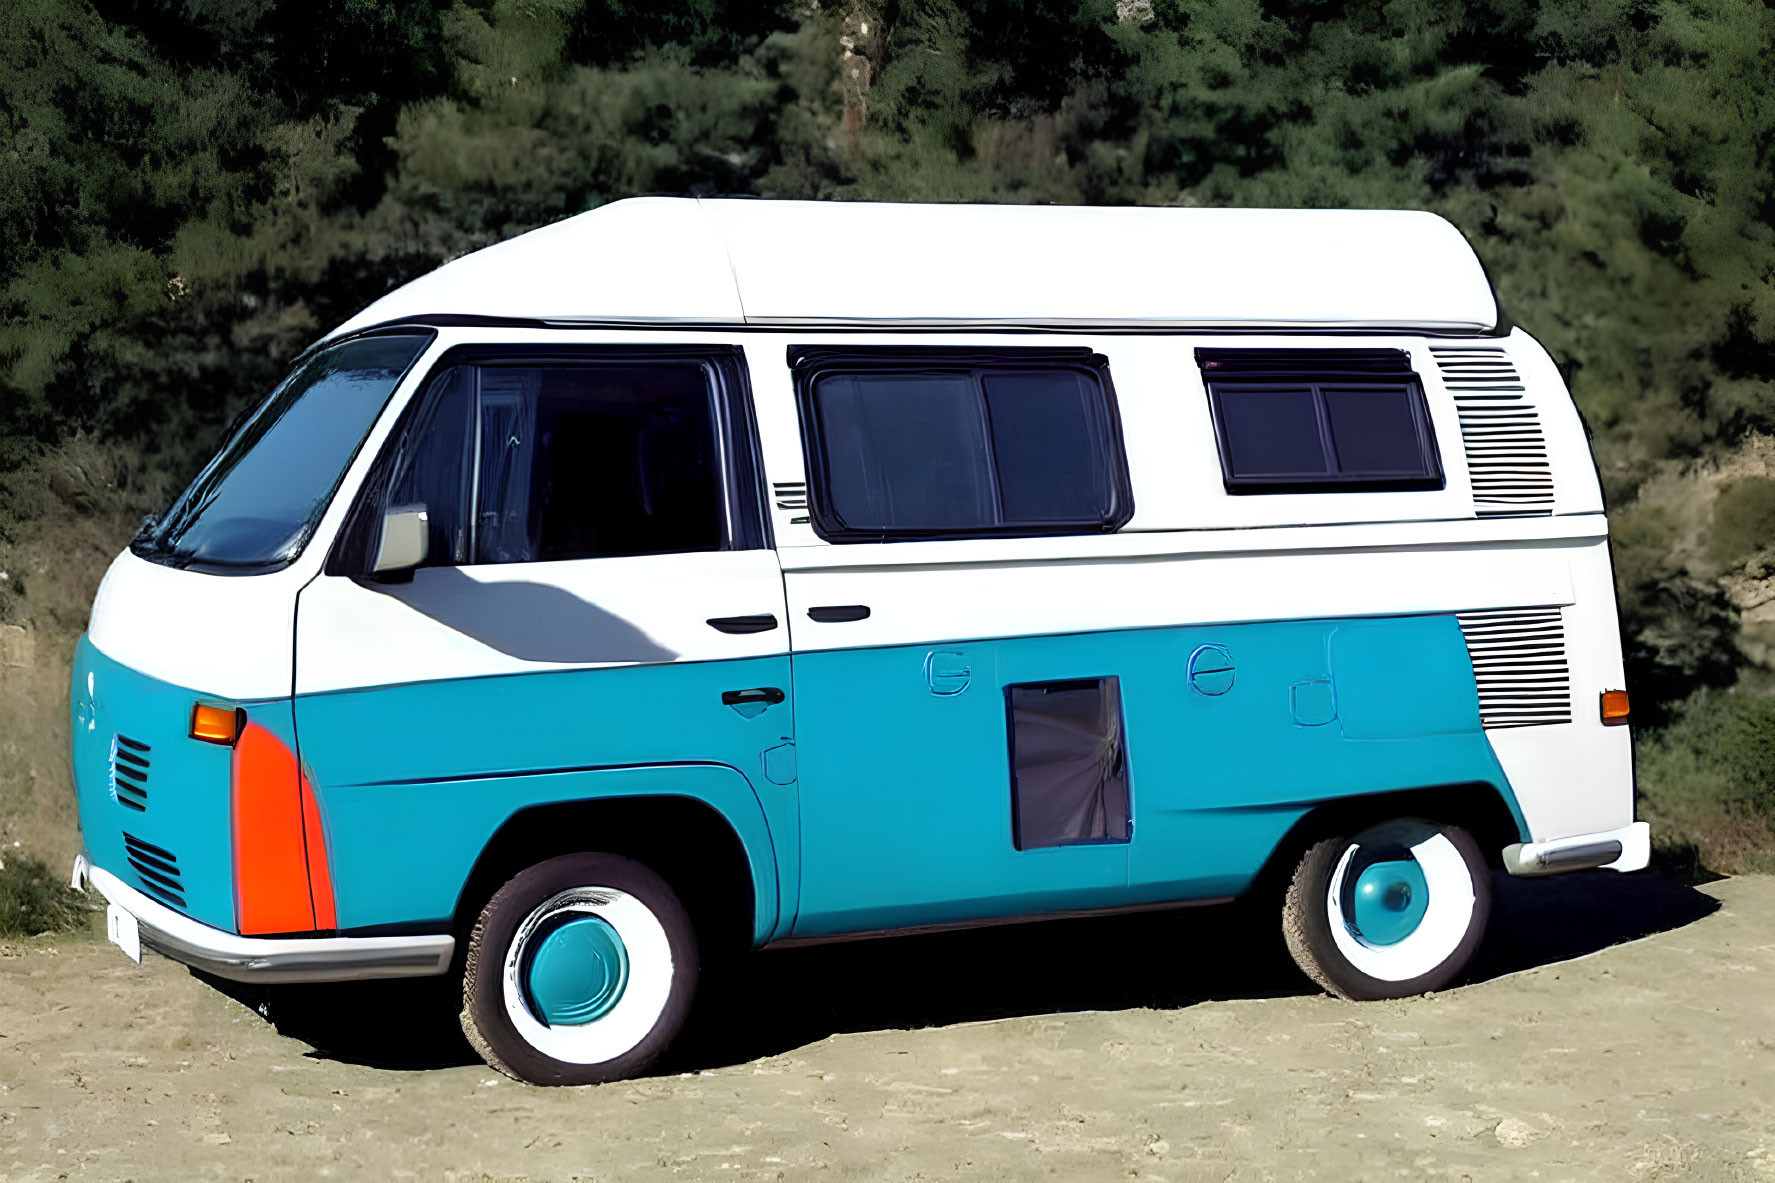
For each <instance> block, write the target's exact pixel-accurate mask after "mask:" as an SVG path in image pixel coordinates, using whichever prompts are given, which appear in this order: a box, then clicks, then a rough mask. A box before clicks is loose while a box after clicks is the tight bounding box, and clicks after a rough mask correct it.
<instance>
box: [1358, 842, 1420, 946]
mask: <svg viewBox="0 0 1775 1183" xmlns="http://www.w3.org/2000/svg"><path fill="white" fill-rule="evenodd" d="M1429 906H1430V887H1429V884H1427V883H1426V882H1424V871H1423V868H1422V867H1420V866H1418V864H1417V860H1416V859H1409V858H1407V859H1393V860H1389V861H1387V862H1381V863H1373V864H1371V865H1370V866H1369V867H1368V868H1367V869H1365V870H1364V871H1363V872H1362V874H1361V875H1360V876H1358V877H1357V879H1356V890H1355V892H1354V893H1353V898H1352V900H1351V907H1350V912H1351V916H1350V926H1351V927H1352V928H1354V929H1355V930H1356V934H1357V935H1358V936H1360V937H1361V938H1362V939H1363V940H1365V941H1367V942H1368V943H1369V944H1371V945H1396V944H1398V943H1399V942H1400V941H1403V940H1404V939H1405V938H1406V937H1408V936H1410V935H1411V934H1412V933H1413V932H1415V931H1416V930H1417V926H1418V924H1419V922H1421V921H1422V920H1423V918H1424V910H1425V909H1426V908H1428V907H1429Z"/></svg>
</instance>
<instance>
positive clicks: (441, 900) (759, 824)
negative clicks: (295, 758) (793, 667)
mask: <svg viewBox="0 0 1775 1183" xmlns="http://www.w3.org/2000/svg"><path fill="white" fill-rule="evenodd" d="M758 687H776V688H779V689H781V690H783V691H784V692H785V695H787V692H788V690H789V687H790V683H789V658H788V657H787V656H773V657H758V658H745V659H740V660H734V661H711V662H677V663H662V664H657V665H636V666H614V667H606V668H601V669H599V668H592V669H580V670H559V671H549V672H546V673H523V674H511V675H497V676H491V677H483V678H464V679H455V680H450V681H438V682H416V683H407V684H403V685H391V686H378V687H370V688H366V689H361V690H347V691H338V692H333V693H322V694H311V695H301V696H298V697H297V699H296V705H295V713H296V723H297V735H298V739H299V741H300V743H299V749H298V750H299V752H300V754H301V758H302V762H303V766H304V769H305V770H306V772H307V774H308V777H309V781H310V783H311V784H312V785H313V786H314V789H315V795H316V799H317V801H318V803H319V806H320V810H321V814H322V823H323V825H324V827H325V829H326V832H327V835H328V843H329V855H330V856H331V869H332V876H333V892H334V900H335V906H336V908H337V911H338V922H339V926H340V927H341V928H342V929H351V928H363V927H369V926H373V925H383V924H406V925H410V924H430V923H443V922H447V921H448V920H449V919H450V918H451V917H452V915H453V914H454V911H455V908H456V901H457V896H458V894H459V893H460V891H461V889H462V887H463V884H464V882H465V881H466V880H467V878H468V873H469V871H470V870H471V869H472V867H473V865H474V860H475V858H476V857H478V856H479V854H480V852H481V849H482V847H483V846H484V845H485V844H486V842H487V840H488V839H489V838H491V837H492V836H493V834H494V833H495V832H497V830H498V829H499V827H500V825H501V824H503V823H504V822H505V820H506V819H507V818H509V817H511V816H512V815H513V814H515V813H517V812H519V811H520V810H522V809H526V808H530V807H532V806H536V805H542V804H554V803H558V802H564V801H575V800H587V799H595V798H604V797H633V796H644V795H648V794H656V795H661V796H675V797H689V798H694V799H696V800H699V801H704V802H706V803H707V804H709V805H710V806H712V807H713V808H715V809H716V810H718V811H719V812H720V813H721V814H722V816H724V817H725V818H726V819H727V821H728V823H729V824H730V825H731V826H732V827H733V829H734V832H735V833H736V834H737V835H738V836H739V839H740V841H741V843H742V845H743V846H744V847H745V850H746V856H747V859H748V861H749V863H750V864H751V868H752V878H753V885H754V892H755V900H756V903H757V916H756V928H757V932H758V934H759V939H760V940H764V939H768V938H769V937H770V936H772V935H774V934H775V933H776V931H777V929H778V927H779V920H780V918H781V917H784V916H787V915H792V914H793V911H794V889H795V886H796V884H797V881H798V880H797V854H798V844H797V835H798V831H799V817H798V809H797V802H796V786H795V784H794V783H793V781H791V782H790V783H787V784H778V783H775V782H773V781H772V780H771V779H770V778H769V777H767V776H766V775H765V767H766V761H767V759H769V760H770V762H771V764H772V766H773V767H777V766H780V764H781V760H780V757H767V753H769V752H770V751H771V750H772V749H775V748H779V747H781V746H783V745H785V744H787V743H790V742H792V740H793V736H794V732H793V729H792V727H791V714H790V707H789V705H788V702H787V701H785V702H783V703H779V704H776V705H773V706H768V707H766V708H765V709H763V710H762V711H759V710H757V708H756V704H744V705H743V707H742V708H741V709H736V708H735V707H732V706H728V705H725V704H724V703H723V702H722V701H721V696H722V694H723V693H724V692H726V691H730V690H744V689H752V688H758ZM785 897H786V898H785Z"/></svg>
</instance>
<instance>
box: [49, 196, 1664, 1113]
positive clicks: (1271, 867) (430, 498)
mask: <svg viewBox="0 0 1775 1183" xmlns="http://www.w3.org/2000/svg"><path fill="white" fill-rule="evenodd" d="M72 690H73V693H72V699H73V701H72V711H73V719H74V740H73V761H74V769H75V774H76V779H77V782H78V791H79V798H80V817H81V825H82V828H83V831H84V838H85V853H84V854H82V856H81V857H80V859H79V861H78V863H77V866H76V870H75V877H76V880H77V881H79V882H87V883H90V884H91V885H92V886H93V887H95V888H96V889H97V890H98V891H100V892H101V893H103V894H104V896H105V897H106V898H107V899H108V900H109V901H110V910H109V911H110V920H111V927H112V932H113V936H114V938H115V939H116V940H117V941H118V943H119V944H121V945H123V946H124V947H125V948H126V949H127V950H129V951H131V952H133V953H134V954H135V955H136V956H138V957H139V956H140V948H141V947H142V946H147V947H149V948H152V949H156V950H159V951H160V952H162V953H164V954H166V955H169V956H171V957H174V958H177V959H179V960H181V961H184V962H186V963H188V964H190V965H192V966H195V967H198V968H200V969H203V970H205V971H208V972H210V973H213V974H219V975H222V976H224V977H229V978H236V979H240V980H244V981H261V982H294V981H328V980H345V979H362V978H372V977H398V976H421V975H443V974H454V975H457V976H459V977H460V978H461V980H462V998H463V1009H462V1017H463V1025H464V1027H465V1029H466V1030H467V1032H468V1034H469V1036H470V1038H471V1039H472V1040H473V1042H474V1043H475V1045H476V1046H477V1047H478V1048H479V1049H481V1051H482V1052H483V1053H484V1054H485V1055H486V1057H487V1060H488V1062H489V1063H491V1064H493V1065H494V1066H496V1067H499V1068H501V1069H504V1070H505V1071H507V1072H509V1073H511V1074H513V1075H515V1076H518V1077H521V1078H523V1079H526V1080H532V1081H539V1082H588V1081H600V1080H609V1079H613V1078H618V1077H622V1076H626V1075H630V1074H633V1073H636V1072H639V1071H641V1070H643V1069H644V1068H646V1067H647V1065H648V1064H649V1063H651V1062H652V1061H653V1059H654V1058H655V1057H656V1056H658V1055H659V1053H660V1052H661V1051H662V1050H663V1049H664V1048H665V1047H666V1045H667V1044H668V1043H669V1042H670V1041H671V1039H672V1038H673V1036H674V1034H675V1033H676V1032H677V1030H678V1028H679V1026H680V1024H681V1023H682V1021H683V1019H684V1017H685V1013H686V1011H687V1009H688V1007H689V1005H690V1000H691V996H692V994H693V992H694V990H695V987H696V981H697V976H698V967H699V964H700V963H701V961H702V959H703V958H704V957H705V955H706V954H707V953H708V952H709V951H711V950H713V949H715V948H717V947H719V946H722V945H733V946H736V947H737V946H752V947H763V946H770V945H780V944H783V943H786V942H807V941H819V940H827V939H831V938H835V937H850V936H856V935H859V934H868V933H893V932H904V931H907V930H912V929H930V928H934V927H942V926H965V925H977V924H982V923H989V922H997V921H1004V920H1008V919H1016V918H1031V919H1034V918H1041V917H1045V916H1054V915H1057V914H1067V915H1076V914H1078V913H1080V912H1086V911H1104V912H1109V911H1115V910H1118V909H1139V908H1151V907H1157V906H1165V905H1179V904H1196V903H1207V902H1214V901H1224V900H1231V899H1233V898H1235V897H1239V896H1241V895H1244V894H1246V893H1248V892H1250V891H1254V890H1261V889H1262V888H1263V886H1264V885H1269V884H1274V885H1275V886H1276V888H1277V890H1276V896H1277V897H1278V898H1277V901H1276V902H1277V905H1278V908H1279V911H1280V913H1281V916H1280V920H1281V924H1282V928H1283V931H1284V933H1285V936H1286V939H1287V942H1288V945H1289V947H1290V948H1291V950H1292V951H1293V953H1294V955H1295V957H1296V958H1297V959H1298V961H1299V962H1300V964H1301V967H1302V968H1303V969H1304V970H1305V972H1306V973H1307V974H1309V975H1310V976H1311V977H1312V978H1313V979H1314V980H1316V981H1317V982H1319V983H1320V984H1321V985H1323V986H1324V987H1325V988H1326V989H1328V990H1331V991H1333V992H1334V993H1337V994H1339V995H1343V996H1345V997H1349V998H1355V999H1372V998H1388V997H1397V996H1401V995H1406V994H1413V993H1418V992H1421V991H1425V990H1429V989H1434V988H1437V987H1440V986H1442V985H1444V984H1446V983H1448V982H1449V981H1451V980H1452V979H1453V978H1454V977H1455V976H1456V975H1457V974H1458V973H1459V972H1460V971H1461V969H1462V967H1463V966H1464V964H1465V963H1466V962H1467V960H1468V958H1469V956H1470V955H1471V954H1472V953H1473V951H1474V949H1475V947H1476V945H1477V944H1478V942H1479V940H1480V937H1481V934H1482V932H1483V930H1484V927H1485V924H1486V919H1487V913H1488V911H1489V906H1490V892H1491V889H1490V875H1489V868H1490V867H1491V866H1493V865H1499V864H1501V865H1502V866H1503V867H1504V868H1505V869H1506V870H1508V871H1510V872H1512V873H1514V874H1518V875H1538V874H1544V873H1549V872H1556V871H1565V870H1573V869H1579V868H1589V867H1612V868H1614V869H1615V870H1619V871H1632V870H1636V869H1638V868H1640V867H1643V866H1645V864H1646V862H1647V858H1648V834H1647V829H1646V826H1645V824H1644V823H1640V822H1635V821H1634V819H1633V779H1632V764H1631V745H1630V739H1629V732H1628V728H1627V727H1626V726H1625V722H1626V715H1627V703H1626V695H1625V693H1624V691H1623V683H1622V664H1621V649H1620V642H1619V637H1618V633H1617V624H1616V615H1615V601H1614V592H1613V586H1612V581H1611V575H1610V566H1609V552H1608V528H1607V523H1606V521H1605V519H1604V516H1603V506H1602V500H1601V494H1600V491H1599V488H1598V483H1597V478H1596V473H1595V469H1594V467H1593V464H1592V462H1591V459H1590V455H1589V451H1588V445H1587V443H1586V439H1585V434H1584V429H1583V427H1582V425H1581V423H1580V421H1579V418H1578V415H1577V413H1576V411H1575V409H1574V407H1573V405H1572V402H1571V400H1570V398H1569V396H1568V395H1567V393H1566V390H1565V387H1564V385H1563V383H1562V382H1561V379H1560V376H1559V373H1558V371H1557V370H1556V369H1555V367H1554V364H1553V362H1552V361H1551V360H1550V359H1549V358H1548V355H1547V354H1546V352H1545V351H1544V350H1543V349H1542V348H1541V347H1540V346H1539V345H1537V344H1536V343H1535V341H1534V340H1533V339H1532V338H1530V337H1529V336H1527V335H1526V334H1525V333H1523V332H1522V331H1521V330H1519V329H1513V328H1510V327H1509V326H1507V325H1506V323H1505V322H1504V320H1503V318H1502V316H1501V314H1500V312H1499V310H1498V307H1497V303H1496V301H1495V299H1494V297H1493V294H1492V290H1491V287H1490V284H1489V283H1488V282H1487V280H1486V277H1485V274H1484V272H1483V271H1482V269H1481V267H1480V264H1479V262H1478V260H1477V259H1476V258H1475V257H1474V254H1473V252H1472V250H1471V249H1470V248H1469V247H1468V245H1467V243H1466V242H1465V240H1464V239H1463V238H1462V237H1461V235H1460V234H1459V233H1458V232H1457V231H1456V230H1455V229H1454V228H1453V227H1452V226H1450V225H1449V224H1448V223H1446V222H1444V221H1442V220H1441V219H1439V218H1436V217H1434V216H1431V215H1428V214H1420V213H1409V212H1405V213H1400V212H1362V211H1257V210H1206V209H1077V208H1047V207H1044V208H1007V207H989V206H913V205H903V206H890V205H867V204H817V203H799V202H766V201H743V200H719V201H717V200H701V201H699V200H694V199H670V198H657V199H656V198H648V199H637V200H632V201H623V202H618V203H616V204H613V205H610V206H608V207H605V208H603V209H600V210H597V211H595V212H592V213H588V214H584V215H581V216H579V217H576V218H571V219H569V220H567V221H564V222H561V223H559V224H556V225H554V226H550V227H548V228H546V229H543V230H538V231H535V232H534V233H530V234H526V235H524V236H522V237H520V238H517V239H514V240H512V241H510V242H507V243H504V244H502V245H499V246H495V247H492V248H490V249H487V250H484V251H481V252H479V253H477V254H473V255H470V256H467V257H465V258H463V259H460V260H457V261H455V262H452V263H450V264H448V265H446V266H444V267H442V268H440V269H439V270H438V271H436V272H434V273H433V274H431V275H429V276H426V277H425V278H422V279H420V280H418V281H416V282H414V283H411V284H409V285H407V286H406V287H403V288H401V289H399V290H397V291H394V292H392V293H391V294H389V295H388V296H386V297H385V298H383V299H381V300H380V301H378V302H377V303H375V304H373V305H371V306H370V308H368V309H367V310H365V311H364V312H363V313H361V314H360V315H358V316H357V317H356V318H354V319H353V320H351V321H349V322H348V323H346V324H345V325H343V326H341V327H340V328H338V329H337V330H335V331H334V332H333V333H331V334H330V335H329V336H327V337H326V338H325V339H324V340H322V341H321V342H319V343H318V344H316V345H315V346H313V347H312V348H311V349H309V350H308V351H307V352H306V353H305V354H304V355H303V356H302V357H301V358H299V359H298V361H297V362H296V365H295V369H294V372H293V373H292V374H291V376H290V377H289V379H288V380H287V381H286V382H285V383H284V384H283V385H282V386H280V387H279V388H278V389H277V390H275V391H273V392H272V393H271V394H270V395H269V396H268V397H267V398H266V399H265V401H264V402H263V403H262V404H261V405H260V406H259V407H258V409H257V410H255V411H254V412H252V413H251V414H250V415H249V416H248V417H247V418H246V419H245V420H244V421H243V422H242V424H241V425H240V427H239V428H238V430H237V431H236V432H235V433H234V435H233V437H232V438H231V439H230V440H229V441H228V442H227V443H226V444H225V445H224V446H223V448H222V450H221V452H220V453H219V454H218V456H217V457H216V459H215V460H213V461H212V462H211V463H210V465H209V466H208V467H207V468H205V469H204V470H203V472H202V473H201V474H200V475H199V476H198V477H197V479H196V480H195V481H194V482H193V483H192V484H191V487H190V488H189V489H187V490H186V491H185V492H184V493H183V494H181V495H180V496H179V497H178V498H177V499H176V500H175V501H174V502H173V503H172V504H171V506H169V507H168V508H167V509H166V510H165V511H164V512H163V513H161V514H159V515H157V516H156V517H154V518H152V519H150V520H149V521H148V522H147V523H146V524H145V525H144V527H143V529H142V531H141V533H140V534H139V535H138V536H137V538H136V539H135V541H134V542H133V543H132V544H131V545H130V548H129V550H128V551H127V552H126V553H124V554H122V555H120V556H119V557H118V558H117V560H116V562H115V563H114V564H113V565H112V567H111V569H110V571H109V573H108V574H107V575H106V577H105V580H104V583H103V585H102V587H101V588H100V590H99V593H98V597H97V600H96V601H95V603H94V605H93V611H92V621H91V627H90V631H89V633H88V634H87V636H86V637H85V638H84V639H83V640H82V641H81V643H80V647H79V653H78V657H77V661H76V664H75V667H74V677H73V688H72Z"/></svg>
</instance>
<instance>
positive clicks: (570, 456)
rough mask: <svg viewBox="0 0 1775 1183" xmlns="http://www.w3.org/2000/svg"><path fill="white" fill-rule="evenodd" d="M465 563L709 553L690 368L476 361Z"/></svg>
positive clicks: (695, 380) (711, 470)
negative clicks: (476, 423) (469, 545)
mask: <svg viewBox="0 0 1775 1183" xmlns="http://www.w3.org/2000/svg"><path fill="white" fill-rule="evenodd" d="M479 378H480V437H481V448H480V464H479V471H478V480H477V482H476V498H475V501H476V510H475V530H474V555H475V561H476V562H477V563H525V562H538V561H540V562H548V561H552V560H559V559H593V558H611V557H615V556H618V555H647V554H668V553H676V552H682V551H694V550H719V549H720V548H721V540H722V525H721V519H722V492H721V463H720V452H719V448H718V446H717V437H716V434H715V413H714V407H713V405H712V403H713V400H712V398H711V391H710V389H709V383H708V380H707V378H706V377H705V376H704V373H703V370H702V367H701V366H697V365H694V364H688V365H652V366H640V367H626V366H574V365H560V366H546V367H543V366H485V367H481V368H480V369H479Z"/></svg>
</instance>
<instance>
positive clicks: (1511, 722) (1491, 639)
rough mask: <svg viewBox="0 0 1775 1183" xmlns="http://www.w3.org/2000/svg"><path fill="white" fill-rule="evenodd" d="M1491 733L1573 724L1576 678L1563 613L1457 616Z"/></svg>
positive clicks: (1552, 610)
mask: <svg viewBox="0 0 1775 1183" xmlns="http://www.w3.org/2000/svg"><path fill="white" fill-rule="evenodd" d="M1456 615H1457V618H1458V619H1459V620H1460V622H1461V632H1462V633H1463V634H1464V635H1465V636H1466V638H1467V653H1468V654H1469V655H1470V656H1471V657H1472V658H1473V676H1474V679H1475V680H1476V681H1477V682H1478V685H1479V719H1480V722H1481V723H1483V724H1484V725H1485V726H1486V728H1487V729H1491V728H1498V727H1536V726H1542V725H1545V724H1549V723H1570V722H1571V721H1572V674H1571V669H1570V667H1569V666H1568V665H1567V663H1566V655H1565V621H1564V618H1563V617H1561V615H1560V611H1559V609H1558V608H1505V609H1501V610H1493V611H1489V612H1461V613H1457V614H1456Z"/></svg>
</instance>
